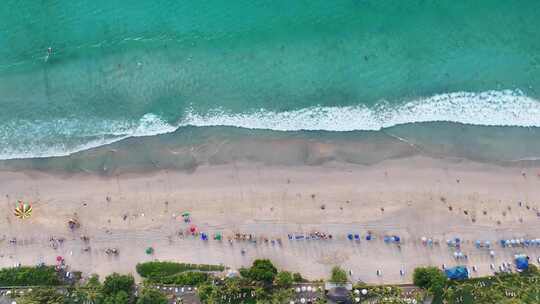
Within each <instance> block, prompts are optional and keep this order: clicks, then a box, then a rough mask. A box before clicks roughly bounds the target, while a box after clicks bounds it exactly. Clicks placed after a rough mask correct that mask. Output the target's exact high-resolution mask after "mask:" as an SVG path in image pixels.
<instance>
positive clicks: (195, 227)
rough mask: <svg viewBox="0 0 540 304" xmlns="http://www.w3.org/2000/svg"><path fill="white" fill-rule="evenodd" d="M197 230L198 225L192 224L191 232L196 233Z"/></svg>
mask: <svg viewBox="0 0 540 304" xmlns="http://www.w3.org/2000/svg"><path fill="white" fill-rule="evenodd" d="M196 231H197V226H195V225H191V226H190V227H189V232H191V233H195V232H196Z"/></svg>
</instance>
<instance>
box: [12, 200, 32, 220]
mask: <svg viewBox="0 0 540 304" xmlns="http://www.w3.org/2000/svg"><path fill="white" fill-rule="evenodd" d="M13 214H14V215H15V216H16V217H18V218H20V219H25V218H29V217H31V216H32V205H30V204H28V203H23V202H21V201H19V205H18V206H17V207H16V208H15V210H13Z"/></svg>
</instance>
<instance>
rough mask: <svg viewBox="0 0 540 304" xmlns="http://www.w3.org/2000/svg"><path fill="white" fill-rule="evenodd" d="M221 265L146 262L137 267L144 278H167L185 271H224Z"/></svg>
mask: <svg viewBox="0 0 540 304" xmlns="http://www.w3.org/2000/svg"><path fill="white" fill-rule="evenodd" d="M224 269H225V267H223V266H221V265H204V264H185V263H175V262H159V261H155V262H146V263H139V264H137V266H136V270H137V273H138V274H139V275H140V276H141V277H143V278H150V277H165V276H171V275H174V274H178V273H180V272H185V271H192V270H198V271H223V270H224Z"/></svg>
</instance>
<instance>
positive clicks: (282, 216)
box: [0, 156, 540, 283]
mask: <svg viewBox="0 0 540 304" xmlns="http://www.w3.org/2000/svg"><path fill="white" fill-rule="evenodd" d="M538 172H540V168H535V167H531V168H525V169H524V168H517V167H508V166H506V167H501V166H497V165H492V164H485V163H484V164H482V163H476V162H472V161H467V160H458V159H436V158H429V157H425V156H410V157H402V158H399V159H394V160H385V161H382V162H378V163H376V164H371V165H366V166H364V165H358V164H356V165H355V164H350V163H347V164H345V163H342V162H335V161H328V162H325V163H323V164H321V165H312V166H307V165H296V166H286V165H272V164H270V165H269V164H261V163H258V162H249V161H241V162H231V163H228V164H221V165H202V166H199V167H198V168H197V170H195V171H192V172H185V171H173V170H158V171H154V172H153V173H148V172H147V173H122V174H117V175H113V176H101V175H96V174H85V173H76V174H67V173H64V174H60V173H58V172H56V173H46V172H43V171H35V170H23V171H3V172H0V195H1V200H2V205H3V208H1V209H0V219H1V220H0V229H1V231H2V232H1V235H0V237H1V239H2V241H1V242H0V266H11V265H13V264H15V263H18V262H21V263H23V264H35V263H38V262H41V261H43V262H46V263H54V261H55V258H56V256H58V255H61V256H63V257H64V258H65V259H66V262H67V263H68V264H71V265H72V266H73V267H74V268H76V269H79V270H82V271H84V272H87V273H92V272H95V273H99V274H100V275H106V274H108V273H110V272H113V271H117V272H124V273H128V272H134V267H135V264H136V263H137V262H140V261H147V260H152V259H160V260H175V261H182V262H190V263H208V264H224V265H226V266H229V267H231V268H238V267H241V266H246V265H249V264H250V263H251V262H252V260H253V259H255V258H270V259H272V260H273V261H274V262H275V263H276V264H277V265H278V266H279V268H282V269H288V270H291V271H298V272H301V273H302V274H303V275H305V276H306V277H308V278H310V279H318V278H326V277H328V274H329V271H330V269H331V268H332V267H333V266H334V265H341V266H342V267H344V268H345V269H348V270H349V269H350V270H352V271H353V279H354V280H362V281H365V282H372V283H380V282H384V283H402V282H403V283H404V282H410V281H411V274H412V270H413V269H414V268H415V267H417V266H420V265H436V266H440V265H441V264H443V263H445V264H447V265H449V266H451V265H456V264H461V263H463V262H457V261H455V260H454V258H453V252H454V251H455V250H454V249H449V248H448V247H447V246H446V244H445V240H446V239H449V238H453V237H460V238H461V239H463V240H465V243H464V245H463V250H462V251H463V252H464V253H466V254H468V256H469V260H468V261H467V262H466V265H469V266H472V265H476V266H478V269H479V273H478V274H475V275H480V274H488V273H491V271H490V269H489V264H490V263H495V264H496V265H498V264H500V263H501V262H503V261H505V262H511V261H512V256H513V254H514V253H518V252H519V253H527V254H529V255H530V256H531V257H532V258H534V260H536V257H538V256H539V255H540V247H536V248H506V249H502V248H501V247H500V246H499V245H498V244H496V245H495V246H494V250H495V252H496V257H495V258H494V259H492V258H490V257H489V254H488V250H485V249H477V248H474V244H473V241H474V240H476V239H481V240H491V241H492V242H493V243H495V241H496V240H498V239H500V238H515V237H524V238H527V237H528V238H539V237H540V217H539V216H538V215H537V212H538V211H539V208H540V177H538V175H537V174H538ZM17 200H25V201H30V202H32V204H33V207H34V211H33V215H32V217H31V218H30V219H26V220H20V219H18V218H16V217H15V216H14V215H13V214H12V210H13V207H14V206H15V204H16V201H17ZM520 202H521V204H520ZM185 211H189V212H191V215H192V224H194V225H196V226H197V227H198V229H199V230H200V231H201V232H206V233H209V234H210V235H212V234H213V233H216V232H221V233H223V235H224V237H225V239H224V240H223V241H221V242H220V241H215V240H209V241H206V242H204V241H201V240H200V238H196V237H193V236H190V235H187V233H186V232H187V231H186V229H188V227H189V226H188V224H186V223H184V222H183V221H182V218H181V216H180V215H181V213H183V212H185ZM70 218H76V219H78V221H80V223H81V227H80V228H78V229H76V230H74V231H70V230H69V229H68V226H67V221H68V220H69V219H70ZM180 231H182V232H183V233H184V235H183V236H179V232H180ZM313 231H320V232H325V233H331V234H332V235H333V239H332V240H310V241H307V240H298V241H289V240H288V239H287V234H289V233H309V232H313ZM368 231H371V232H372V233H373V235H375V236H378V238H377V239H376V240H372V241H366V240H365V239H363V240H362V241H360V242H356V241H349V240H348V239H347V233H358V234H360V235H362V236H365V235H366V233H367V232H368ZM234 233H252V234H255V235H256V236H257V237H266V238H268V239H269V240H272V239H274V240H276V239H278V238H281V240H282V245H278V244H275V245H272V244H271V242H269V243H264V242H259V243H258V244H257V245H254V244H252V243H248V242H242V241H233V244H232V245H230V244H229V242H228V241H227V237H229V236H232V235H233V234H234ZM83 234H84V235H88V236H89V237H90V241H89V243H88V244H85V243H84V242H83V241H82V240H81V239H80V236H81V235H83ZM384 235H398V236H400V237H401V239H402V244H401V245H400V246H397V245H396V244H386V243H384V242H383V241H382V239H383V236H384ZM51 236H54V237H56V238H65V241H64V243H63V244H61V245H60V246H59V247H58V248H57V249H53V248H52V247H51V242H50V237H51ZM423 236H426V237H432V238H434V239H436V240H440V241H441V245H439V246H434V247H432V248H430V247H426V246H424V245H423V244H422V243H421V242H420V238H421V237H423ZM12 238H17V244H10V243H9V240H10V239H12ZM86 246H89V247H90V248H91V249H90V251H89V252H85V251H83V248H84V247H86ZM149 246H152V247H154V249H155V254H154V255H152V256H149V255H146V254H145V248H147V247H149ZM107 248H118V250H119V252H120V253H119V255H118V256H117V257H113V256H108V255H106V254H105V250H106V249H107ZM242 249H244V250H245V252H246V253H245V255H242V254H241V250H242ZM401 268H403V269H404V270H405V271H406V275H405V276H404V277H401V276H400V274H399V270H400V269H401ZM377 269H380V270H382V273H383V275H382V276H380V277H378V276H377V275H376V270H377Z"/></svg>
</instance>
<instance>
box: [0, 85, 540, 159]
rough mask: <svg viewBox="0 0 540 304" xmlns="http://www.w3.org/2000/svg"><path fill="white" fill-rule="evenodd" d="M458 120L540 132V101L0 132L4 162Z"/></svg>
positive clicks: (471, 100)
mask: <svg viewBox="0 0 540 304" xmlns="http://www.w3.org/2000/svg"><path fill="white" fill-rule="evenodd" d="M445 121H446V122H455V123H462V124H469V125H480V126H517V127H540V101H538V100H537V99H534V98H531V97H528V96H527V95H525V94H524V93H523V92H521V91H519V90H501V91H495V90H493V91H485V92H480V93H474V92H452V93H445V94H437V95H433V96H430V97H426V98H416V99H411V100H403V101H401V102H398V103H396V102H388V101H384V100H381V101H379V102H377V103H376V104H375V105H374V106H372V107H368V106H365V105H357V106H346V107H319V106H313V107H307V108H303V109H297V110H292V111H283V112H276V111H268V110H265V109H259V110H255V111H246V112H244V113H234V112H231V111H229V110H227V109H224V108H215V109H212V110H210V111H207V112H205V113H198V112H196V111H194V110H193V109H191V108H188V109H186V110H185V112H184V113H180V119H179V120H178V121H177V122H176V123H170V122H167V121H166V120H165V119H163V118H162V117H160V116H159V115H156V114H153V113H148V114H145V115H143V116H142V117H141V118H140V119H138V120H136V121H129V120H100V119H98V118H93V119H62V120H55V121H34V122H30V121H15V122H12V123H9V124H4V125H2V126H0V139H1V142H2V146H1V148H0V159H13V158H35V157H51V156H65V155H69V154H72V153H75V152H79V151H82V150H87V149H91V148H95V147H99V146H103V145H107V144H111V143H114V142H117V141H120V140H123V139H125V138H128V137H141V136H156V135H160V134H165V133H171V132H174V131H176V130H178V129H179V128H180V129H181V128H183V127H189V126H192V127H219V126H227V127H239V128H247V129H261V130H273V131H285V132H292V131H301V130H311V131H333V132H344V131H363V130H364V131H378V130H382V129H385V128H390V127H393V126H397V125H402V124H409V123H423V122H445Z"/></svg>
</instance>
